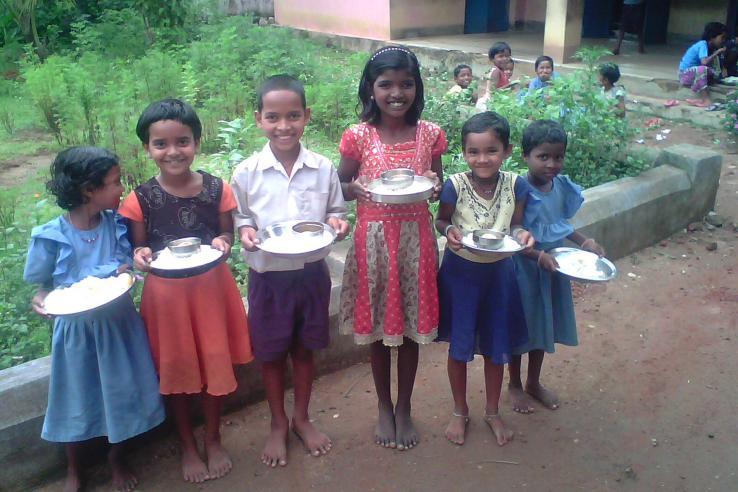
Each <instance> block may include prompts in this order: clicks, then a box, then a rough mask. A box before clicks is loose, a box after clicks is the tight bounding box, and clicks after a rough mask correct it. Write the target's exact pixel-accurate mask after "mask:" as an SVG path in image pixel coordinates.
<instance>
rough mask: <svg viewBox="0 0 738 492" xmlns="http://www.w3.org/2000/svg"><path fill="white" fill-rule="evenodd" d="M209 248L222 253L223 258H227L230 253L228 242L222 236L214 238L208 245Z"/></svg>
mask: <svg viewBox="0 0 738 492" xmlns="http://www.w3.org/2000/svg"><path fill="white" fill-rule="evenodd" d="M210 246H212V247H213V248H215V249H217V250H218V251H222V252H223V256H228V254H229V253H230V252H231V243H230V242H228V240H227V239H226V238H225V237H223V236H217V237H214V238H213V241H212V242H211V243H210Z"/></svg>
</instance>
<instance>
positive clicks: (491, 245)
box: [472, 229, 505, 249]
mask: <svg viewBox="0 0 738 492" xmlns="http://www.w3.org/2000/svg"><path fill="white" fill-rule="evenodd" d="M472 239H474V244H476V245H477V246H479V247H481V248H485V249H497V248H499V247H500V246H502V244H503V243H504V242H505V234H504V233H502V232H499V231H495V230H494V229H477V230H476V231H474V232H473V233H472Z"/></svg>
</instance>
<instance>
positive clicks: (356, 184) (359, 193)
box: [348, 176, 372, 203]
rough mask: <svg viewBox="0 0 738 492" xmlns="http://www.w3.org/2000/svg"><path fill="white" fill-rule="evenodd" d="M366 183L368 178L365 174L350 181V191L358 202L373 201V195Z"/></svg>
mask: <svg viewBox="0 0 738 492" xmlns="http://www.w3.org/2000/svg"><path fill="white" fill-rule="evenodd" d="M366 185H367V179H366V177H365V176H359V177H358V178H356V179H355V180H353V181H352V182H350V183H349V185H348V189H349V193H351V194H352V195H353V196H354V197H356V201H357V202H360V203H366V202H369V201H371V199H372V195H371V193H369V190H367V189H366Z"/></svg>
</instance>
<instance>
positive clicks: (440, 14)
mask: <svg viewBox="0 0 738 492" xmlns="http://www.w3.org/2000/svg"><path fill="white" fill-rule="evenodd" d="M389 3H390V31H391V36H392V39H400V38H411V37H417V36H420V35H426V36H427V35H442V34H463V33H464V8H465V5H466V1H465V0H390V2H389Z"/></svg>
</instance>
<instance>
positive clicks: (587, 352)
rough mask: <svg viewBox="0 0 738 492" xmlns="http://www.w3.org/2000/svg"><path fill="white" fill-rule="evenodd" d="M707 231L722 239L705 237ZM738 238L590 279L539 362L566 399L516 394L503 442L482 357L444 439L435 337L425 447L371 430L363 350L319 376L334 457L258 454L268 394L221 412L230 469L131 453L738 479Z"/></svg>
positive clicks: (260, 470) (436, 472) (616, 484)
mask: <svg viewBox="0 0 738 492" xmlns="http://www.w3.org/2000/svg"><path fill="white" fill-rule="evenodd" d="M668 126H669V127H671V128H673V129H674V130H673V132H672V134H671V135H670V136H669V138H668V141H666V142H658V143H657V144H658V145H659V146H661V145H662V144H663V145H669V144H671V143H673V142H676V141H692V142H695V141H698V142H700V143H702V144H704V145H707V146H712V147H714V148H719V149H724V147H723V143H721V144H719V145H717V144H713V141H712V140H714V138H724V134H722V133H719V132H715V133H716V134H717V135H719V136H715V137H713V136H711V134H710V133H706V132H695V131H694V130H692V129H689V128H688V127H681V126H678V125H677V126H675V125H668ZM711 139H712V140H711ZM652 143H654V144H656V142H652ZM737 165H738V159H736V155H734V154H727V153H726V155H725V160H724V168H723V178H722V181H721V186H720V191H719V197H718V206H717V211H718V213H720V214H721V215H725V216H727V217H730V218H733V219H738V174H737V171H738V169H736V166H737ZM710 243H716V244H717V249H716V250H714V251H708V250H707V248H706V247H707V245H709V244H710ZM737 244H738V233H736V232H735V231H734V230H733V227H732V226H730V225H728V224H726V225H725V226H724V227H722V228H718V229H716V230H714V231H708V230H702V231H696V232H691V233H686V232H684V233H679V234H676V235H674V236H673V237H671V238H669V239H668V240H666V241H663V242H662V243H661V244H659V245H656V246H654V247H651V248H647V249H645V250H643V251H641V252H639V253H637V254H635V255H632V256H630V257H627V258H623V259H621V260H619V261H618V262H617V266H618V268H619V270H620V272H621V275H620V277H619V278H618V279H617V280H616V281H615V282H612V283H611V284H609V285H607V286H598V287H591V286H590V287H588V288H584V289H581V293H580V295H579V296H578V299H577V315H578V322H579V323H578V324H579V331H580V338H581V342H580V343H581V344H580V346H579V347H577V348H561V349H560V350H559V351H557V353H556V354H555V355H553V356H551V357H550V358H547V360H546V365H545V368H544V370H545V376H546V378H545V381H546V382H547V384H549V385H550V386H551V387H552V388H555V389H557V390H558V391H559V394H560V396H561V398H562V400H563V405H562V407H561V408H560V409H559V410H557V411H554V412H552V411H546V410H543V409H538V410H537V411H536V413H535V414H533V415H529V416H523V415H517V414H514V413H513V412H512V411H511V410H509V401H508V399H507V396H506V395H505V397H504V407H503V409H504V410H503V411H504V414H505V417H506V419H507V420H508V422H509V423H510V425H511V426H512V427H514V428H515V429H516V430H517V431H518V433H519V434H518V436H517V438H516V440H515V441H514V442H513V443H512V444H511V445H509V446H507V447H505V448H499V447H498V446H497V445H496V444H494V442H493V440H492V437H491V433H490V432H489V430H488V429H487V428H486V426H485V424H484V423H483V421H482V419H481V415H482V411H483V404H484V403H483V402H484V399H483V382H482V367H481V362H480V361H475V362H474V363H473V364H472V365H471V368H470V382H469V394H470V406H471V415H472V421H471V423H470V427H469V433H468V440H467V443H466V444H465V445H464V446H463V447H458V446H455V445H452V444H450V443H448V442H447V441H446V440H445V438H444V437H443V430H444V427H445V425H446V421H447V418H448V416H449V414H450V412H451V398H450V392H449V389H448V382H447V378H446V372H445V358H446V346H445V345H441V344H434V345H432V346H430V347H424V348H423V349H422V350H421V367H420V370H419V373H418V380H417V390H416V393H415V396H414V402H413V403H414V409H415V418H416V423H417V426H418V427H419V430H420V432H421V433H422V439H423V441H422V443H421V444H420V445H419V446H418V447H417V448H416V449H413V450H410V451H407V452H398V451H389V450H385V449H382V448H379V447H377V446H375V445H374V444H372V443H371V441H370V437H371V433H372V429H373V425H374V415H375V412H374V408H375V399H374V396H373V386H372V381H371V376H370V372H369V366H368V364H360V365H356V366H354V367H351V368H349V369H347V370H344V371H340V372H337V373H334V374H331V375H328V376H325V377H323V378H321V379H320V380H319V381H318V382H317V384H316V389H315V397H314V400H313V405H312V411H313V414H314V416H315V420H316V423H317V424H318V425H320V426H321V427H322V428H324V429H326V430H327V431H328V432H329V433H330V434H331V436H332V437H333V439H334V442H335V447H334V449H333V451H332V452H331V453H330V454H329V455H328V456H327V457H324V458H320V459H316V458H312V457H310V456H307V455H305V453H304V451H303V449H302V447H301V445H300V443H299V441H298V440H297V439H296V438H294V437H292V438H291V440H290V448H289V452H290V460H291V462H290V464H289V466H288V467H287V468H285V469H278V470H272V469H267V468H265V467H264V466H263V465H261V464H260V463H259V458H258V457H259V453H260V450H261V446H262V443H263V440H264V438H265V437H266V434H267V431H268V425H269V424H268V422H269V421H268V409H267V407H266V405H265V403H259V404H256V405H252V406H250V407H247V408H245V409H243V410H241V411H238V412H236V413H233V414H230V415H227V416H225V418H224V419H223V420H224V426H223V436H224V442H225V445H226V447H227V448H228V449H229V450H230V451H231V453H232V455H233V458H234V470H233V472H232V473H231V474H230V475H228V476H227V477H225V478H223V479H220V480H217V481H213V482H208V483H206V484H204V485H202V486H188V485H185V484H184V483H182V482H181V480H180V479H179V476H178V475H179V474H178V460H177V457H176V446H175V441H174V440H173V439H172V438H170V439H167V440H166V441H164V442H158V443H156V444H154V445H152V447H151V448H149V449H147V450H145V451H142V452H139V453H138V454H136V455H135V456H134V464H135V465H136V468H137V469H138V473H139V476H140V478H141V486H140V488H139V490H142V491H147V490H150V491H162V492H164V491H172V490H197V489H199V490H206V491H234V490H250V491H267V490H268V491H276V490H315V489H323V490H337V491H344V490H367V491H372V490H398V491H414V490H460V491H466V490H468V491H476V490H522V491H524V490H530V491H548V490H564V491H574V490H582V491H620V490H622V491H653V490H666V491H699V492H702V491H726V492H728V491H736V490H738V475H737V473H738V432H737V431H738V417H736V402H738V385H736V384H735V378H736V374H738V358H736V353H738V281H737V280H736V279H737V277H736V273H737V272H738V256H736V250H735V248H736V245H737ZM495 460H502V461H506V462H514V463H515V464H509V463H502V462H496V461H495ZM105 473H106V472H105V471H98V472H97V475H96V477H95V478H94V480H93V482H95V483H100V484H102V483H104V481H105V480H106V476H105ZM59 487H60V483H56V484H53V485H50V486H48V487H46V488H44V489H41V490H55V489H58V488H59ZM93 490H107V489H106V488H104V487H103V486H102V485H100V486H98V488H94V487H93Z"/></svg>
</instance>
